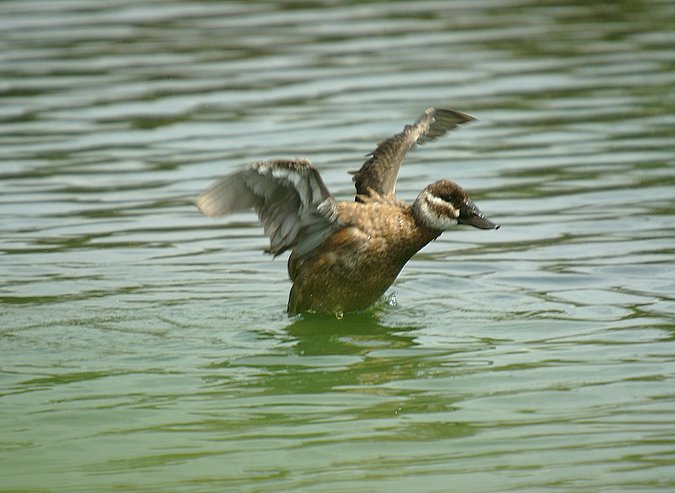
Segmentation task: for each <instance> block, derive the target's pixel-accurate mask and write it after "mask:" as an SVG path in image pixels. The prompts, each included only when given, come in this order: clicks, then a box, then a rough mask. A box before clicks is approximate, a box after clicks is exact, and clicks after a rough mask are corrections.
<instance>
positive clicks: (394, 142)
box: [353, 107, 475, 200]
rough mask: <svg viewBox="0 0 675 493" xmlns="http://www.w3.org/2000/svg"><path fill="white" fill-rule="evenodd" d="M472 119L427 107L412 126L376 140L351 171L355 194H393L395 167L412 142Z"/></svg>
mask: <svg viewBox="0 0 675 493" xmlns="http://www.w3.org/2000/svg"><path fill="white" fill-rule="evenodd" d="M472 120H475V118H474V117H473V116H471V115H467V114H466V113H462V112H460V111H455V110H450V109H443V108H433V107H430V108H427V109H426V110H425V112H424V113H422V115H420V117H419V118H418V119H417V121H416V122H415V123H413V124H412V125H406V126H405V127H404V128H403V131H402V132H400V133H398V134H396V135H393V136H392V137H389V138H388V139H387V140H384V141H382V142H380V144H379V145H378V146H377V148H376V149H375V150H374V151H373V152H372V153H371V154H370V158H369V159H368V160H367V161H366V162H365V163H363V166H361V169H359V170H358V171H356V172H354V173H353V174H354V178H353V179H354V185H355V186H356V194H357V197H356V199H357V200H360V199H359V197H358V195H368V194H370V190H371V189H372V190H373V191H374V192H376V193H378V194H379V195H382V196H386V195H392V196H393V195H394V194H395V193H396V179H397V177H398V170H399V169H400V167H401V164H402V163H403V160H404V159H405V156H406V154H407V153H408V151H409V150H410V149H411V148H412V147H413V146H414V145H415V144H420V145H421V144H424V143H426V142H428V141H430V140H434V139H436V138H438V137H440V136H442V135H444V134H445V133H446V132H447V131H448V130H452V129H453V128H455V127H457V126H459V125H461V124H462V123H467V122H470V121H472Z"/></svg>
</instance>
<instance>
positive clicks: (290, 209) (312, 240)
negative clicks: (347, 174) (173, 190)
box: [195, 159, 339, 255]
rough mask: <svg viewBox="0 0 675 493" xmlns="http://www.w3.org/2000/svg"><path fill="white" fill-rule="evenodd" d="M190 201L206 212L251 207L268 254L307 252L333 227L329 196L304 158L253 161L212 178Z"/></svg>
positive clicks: (333, 207) (221, 212) (334, 210)
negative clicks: (218, 177)
mask: <svg viewBox="0 0 675 493" xmlns="http://www.w3.org/2000/svg"><path fill="white" fill-rule="evenodd" d="M195 204H196V205H197V207H198V208H199V210H200V211H201V212H202V213H203V214H204V215H205V216H209V217H213V216H222V215H224V214H229V213H233V212H242V211H246V210H248V209H251V208H253V209H255V211H256V212H257V213H258V218H259V219H260V222H261V223H262V225H263V228H264V230H265V234H266V235H267V236H268V237H269V239H270V248H269V251H270V253H273V254H274V255H278V254H280V253H281V252H283V251H285V250H287V249H289V248H295V250H296V251H297V254H298V255H302V254H305V253H307V252H310V251H311V250H313V249H314V248H316V247H317V246H319V245H320V244H321V243H322V242H323V240H325V238H326V237H327V236H328V235H329V234H330V233H331V232H332V231H334V230H336V229H338V228H339V224H338V222H337V205H336V202H335V199H334V198H333V196H332V195H331V194H330V192H329V191H328V189H327V188H326V185H325V184H324V183H323V180H322V179H321V176H320V175H319V172H318V170H317V169H316V168H315V167H314V166H312V164H311V163H310V162H309V161H307V160H304V159H297V160H275V161H260V162H257V163H253V164H251V165H249V166H247V167H246V168H244V169H243V170H241V171H237V172H235V173H233V174H231V175H228V176H226V177H224V178H221V179H220V180H218V181H217V182H216V183H214V184H213V185H212V186H211V187H209V188H208V189H206V190H205V191H204V192H202V193H201V194H200V195H199V196H198V197H197V198H196V199H195Z"/></svg>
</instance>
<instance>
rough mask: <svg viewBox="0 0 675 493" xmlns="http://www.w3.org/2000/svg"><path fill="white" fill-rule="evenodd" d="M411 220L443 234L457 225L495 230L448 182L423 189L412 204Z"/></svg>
mask: <svg viewBox="0 0 675 493" xmlns="http://www.w3.org/2000/svg"><path fill="white" fill-rule="evenodd" d="M412 207H413V214H414V215H415V219H416V220H417V221H418V222H419V223H421V224H422V225H424V226H426V227H427V228H429V229H432V230H436V231H446V230H448V229H450V228H452V227H453V226H456V225H457V224H468V225H470V226H473V227H474V228H479V229H499V224H495V223H493V222H492V221H490V220H489V219H488V218H486V217H485V216H484V215H483V213H482V212H481V211H480V210H479V209H478V207H476V206H475V204H474V203H473V202H472V201H471V199H470V198H469V195H468V194H467V193H466V192H465V191H464V190H462V188H461V187H460V186H459V185H457V184H456V183H454V182H452V181H450V180H439V181H437V182H434V183H432V184H431V185H429V186H427V187H426V188H425V189H424V190H422V193H420V194H419V195H418V196H417V199H416V200H415V202H414V203H413V206H412Z"/></svg>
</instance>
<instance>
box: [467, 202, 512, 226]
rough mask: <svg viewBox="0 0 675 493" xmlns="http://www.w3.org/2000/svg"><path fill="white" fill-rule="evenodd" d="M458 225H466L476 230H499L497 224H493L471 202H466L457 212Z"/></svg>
mask: <svg viewBox="0 0 675 493" xmlns="http://www.w3.org/2000/svg"><path fill="white" fill-rule="evenodd" d="M457 221H458V222H459V224H467V225H469V226H473V227H474V228H478V229H499V228H500V227H501V226H500V225H499V224H496V223H493V222H492V221H490V220H489V219H488V218H487V217H485V215H484V214H483V213H482V212H481V211H480V210H479V209H478V207H476V206H475V205H474V203H473V202H471V201H470V200H467V201H466V202H464V204H462V207H461V208H460V210H459V217H458V218H457Z"/></svg>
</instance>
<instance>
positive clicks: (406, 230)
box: [194, 107, 500, 318]
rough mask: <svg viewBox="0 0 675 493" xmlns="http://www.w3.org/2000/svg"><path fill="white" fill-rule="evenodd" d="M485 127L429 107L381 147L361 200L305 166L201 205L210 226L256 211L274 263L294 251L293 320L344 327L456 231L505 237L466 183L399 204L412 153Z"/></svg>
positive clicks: (366, 170) (253, 177) (262, 175)
mask: <svg viewBox="0 0 675 493" xmlns="http://www.w3.org/2000/svg"><path fill="white" fill-rule="evenodd" d="M474 120H476V118H475V117H473V116H471V115H469V114H467V113H463V112H461V111H457V110H452V109H445V108H435V107H429V108H427V109H426V110H425V111H424V112H423V113H422V114H421V115H420V117H419V118H418V119H417V120H416V121H415V122H414V123H412V124H408V125H405V126H404V128H403V130H402V131H401V132H400V133H397V134H395V135H393V136H391V137H389V138H388V139H386V140H384V141H382V142H380V143H379V144H378V145H377V147H376V148H375V150H374V151H372V152H371V153H370V154H368V155H367V158H368V159H367V160H366V161H365V162H364V163H363V165H362V166H361V168H360V169H359V170H358V171H356V172H351V174H352V175H353V182H354V185H355V188H356V193H355V196H354V200H353V201H339V200H338V199H336V198H335V197H334V196H333V195H332V194H331V193H330V191H329V190H328V188H327V187H326V185H325V183H324V182H323V180H322V178H321V175H320V173H319V170H318V169H317V168H316V167H315V166H314V165H313V164H312V163H311V162H310V161H309V160H308V159H304V158H295V159H274V160H264V161H256V162H253V163H251V164H249V165H247V166H245V167H243V168H241V169H238V170H237V171H235V172H233V173H231V174H229V175H227V176H225V177H223V178H220V179H219V180H217V181H216V182H215V183H214V184H212V185H211V186H210V187H208V188H207V189H206V190H204V191H203V192H202V193H200V194H199V195H198V196H197V198H196V199H195V200H194V202H195V205H196V206H197V208H198V209H199V210H200V211H201V212H202V214H204V215H205V216H207V217H218V216H223V215H226V214H231V213H235V212H243V211H247V210H250V209H253V210H255V212H256V213H257V214H258V218H259V220H260V222H261V223H262V227H263V230H264V232H265V235H266V236H267V237H268V238H269V241H270V243H269V248H268V249H267V252H268V253H270V254H272V255H274V256H275V257H276V256H278V255H280V254H281V253H283V252H285V251H287V250H290V251H291V253H290V256H289V258H288V275H289V277H290V280H291V282H292V286H291V290H290V294H289V299H288V306H287V312H288V313H289V315H297V314H301V313H318V314H329V315H334V316H336V317H338V318H342V316H343V315H344V314H346V313H351V312H359V311H363V310H366V309H368V308H370V307H371V306H372V305H373V304H375V303H376V302H377V301H378V300H380V299H381V298H382V297H383V295H384V294H385V292H386V291H387V290H388V289H389V288H390V287H391V286H392V285H393V284H394V281H395V280H396V278H397V277H398V275H399V273H400V272H401V270H402V269H403V267H404V266H405V264H406V263H407V262H408V261H409V260H410V259H411V258H412V257H413V256H414V255H415V254H416V253H417V252H419V251H420V250H421V249H422V248H424V247H425V246H426V245H427V244H428V243H430V242H431V241H433V240H435V239H437V238H438V237H439V236H440V235H441V233H443V232H444V231H448V230H451V229H453V228H454V227H455V226H457V225H468V226H472V227H474V228H478V229H485V230H490V229H499V227H500V226H499V225H498V224H496V223H494V222H492V221H491V220H490V219H488V218H487V217H486V216H485V215H484V214H483V213H482V212H481V211H480V210H479V209H478V207H477V206H476V205H475V204H474V203H473V201H472V200H471V199H470V197H469V195H468V194H467V192H465V191H464V190H463V189H462V188H461V187H460V186H459V185H458V184H456V183H455V182H453V181H450V180H447V179H441V180H438V181H435V182H434V183H431V184H430V185H428V186H426V187H425V188H424V189H423V190H422V191H421V192H420V193H419V195H418V196H417V198H416V199H415V200H414V201H413V202H412V203H408V202H405V201H402V200H399V199H398V198H397V197H396V181H397V177H398V173H399V169H400V167H401V165H402V163H403V161H404V159H405V157H406V155H407V154H408V151H410V150H411V149H412V148H413V147H415V146H417V145H422V144H425V143H427V142H429V141H432V140H435V139H437V138H438V137H440V136H442V135H444V134H446V132H448V131H449V130H452V129H455V128H457V127H459V126H461V125H463V124H466V123H469V122H471V121H474Z"/></svg>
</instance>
